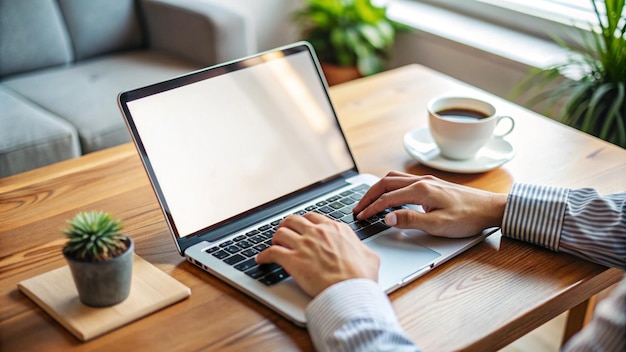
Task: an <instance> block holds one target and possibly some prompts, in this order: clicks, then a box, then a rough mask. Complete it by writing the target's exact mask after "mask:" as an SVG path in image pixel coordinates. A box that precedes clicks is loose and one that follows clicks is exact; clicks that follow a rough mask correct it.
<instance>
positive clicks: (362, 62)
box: [294, 0, 404, 76]
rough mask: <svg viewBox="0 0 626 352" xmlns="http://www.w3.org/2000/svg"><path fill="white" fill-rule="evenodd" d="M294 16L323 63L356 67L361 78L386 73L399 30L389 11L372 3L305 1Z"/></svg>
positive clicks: (356, 1) (362, 0) (348, 0)
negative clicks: (388, 15) (386, 66)
mask: <svg viewBox="0 0 626 352" xmlns="http://www.w3.org/2000/svg"><path fill="white" fill-rule="evenodd" d="M305 3H306V5H305V6H304V7H303V8H302V9H300V10H298V11H296V12H295V13H294V19H295V22H296V24H297V25H298V26H299V27H300V29H301V32H302V33H301V34H302V37H303V39H304V40H306V41H308V42H309V43H311V45H313V48H314V49H315V51H316V53H317V55H318V57H319V59H320V61H323V62H329V63H333V64H335V65H338V66H355V65H356V66H357V67H358V69H359V72H360V73H361V74H362V75H365V76H366V75H371V74H374V73H377V72H380V71H382V70H383V69H384V65H385V63H386V61H387V60H388V59H389V56H390V52H391V49H392V47H393V43H394V38H395V34H396V30H397V29H403V28H404V27H402V26H400V25H399V24H396V23H394V22H392V21H391V20H390V19H389V18H388V17H387V9H386V7H380V6H377V5H375V4H373V3H372V1H371V0H306V1H305Z"/></svg>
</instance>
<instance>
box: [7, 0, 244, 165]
mask: <svg viewBox="0 0 626 352" xmlns="http://www.w3.org/2000/svg"><path fill="white" fill-rule="evenodd" d="M253 38H254V33H253V28H251V24H250V21H248V20H247V19H246V18H245V16H244V15H243V14H241V13H238V12H235V11H234V10H233V9H227V8H224V7H221V6H218V5H216V4H212V3H210V2H208V1H207V0H137V1H134V0H0V177H4V176H8V175H12V174H15V173H19V172H23V171H26V170H29V169H32V168H36V167H40V166H43V165H47V164H51V163H54V162H57V161H60V160H64V159H68V158H72V157H77V156H79V155H82V154H84V153H89V152H92V151H96V150H100V149H104V148H108V147H111V146H114V145H117V144H120V143H124V142H127V141H130V135H129V133H128V131H127V128H126V125H125V123H124V121H123V119H122V116H121V114H120V112H119V109H118V107H117V103H116V98H117V94H118V93H119V92H121V91H123V90H128V89H132V88H136V87H140V86H144V85H147V84H151V83H155V82H158V81H161V80H164V79H168V78H171V77H174V76H177V75H180V74H183V73H186V72H189V71H192V70H195V69H199V68H202V67H205V66H209V65H213V64H216V63H220V62H224V61H228V60H231V59H234V58H236V57H240V56H245V55H248V54H251V53H252V52H254V51H255V49H256V48H255V46H254V40H253Z"/></svg>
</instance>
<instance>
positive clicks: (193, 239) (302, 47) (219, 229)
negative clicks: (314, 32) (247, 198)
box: [118, 42, 359, 255]
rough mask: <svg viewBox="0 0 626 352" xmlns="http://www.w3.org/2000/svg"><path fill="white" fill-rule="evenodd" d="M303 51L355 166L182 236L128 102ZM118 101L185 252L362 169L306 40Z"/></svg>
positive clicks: (154, 86) (339, 183)
mask: <svg viewBox="0 0 626 352" xmlns="http://www.w3.org/2000/svg"><path fill="white" fill-rule="evenodd" d="M302 52H307V53H308V56H309V58H310V59H311V60H312V62H313V64H314V66H315V71H316V73H317V77H318V78H319V79H320V80H321V83H322V86H323V87H324V93H325V98H326V99H327V101H328V104H329V107H330V111H331V113H332V115H333V117H334V120H335V123H336V126H337V128H338V131H339V133H340V135H341V137H342V138H343V141H344V143H345V147H346V150H347V152H348V154H349V155H350V158H351V161H352V168H349V169H347V170H343V171H341V172H339V173H337V174H335V175H332V176H330V177H328V178H326V179H324V180H321V181H318V182H315V183H312V184H310V185H307V186H305V187H303V188H300V189H298V190H296V191H294V192H291V193H289V194H286V195H284V196H282V197H279V198H276V199H274V200H272V201H269V202H267V203H264V204H261V205H259V206H257V207H254V208H251V209H249V210H247V211H244V212H242V213H239V214H237V215H235V216H232V217H230V218H227V219H224V220H222V221H220V222H217V223H215V224H212V225H210V226H207V227H205V228H202V229H200V230H198V231H195V232H193V233H190V234H187V235H185V236H180V235H179V232H178V229H177V227H176V222H175V219H174V218H173V216H172V213H171V211H170V209H169V206H168V204H167V200H166V199H165V197H164V194H163V191H162V189H161V186H160V184H159V180H158V178H157V175H156V174H155V172H154V169H153V167H152V164H151V162H150V158H149V157H148V153H147V150H146V148H145V146H144V145H143V143H142V140H141V136H140V135H139V132H138V129H137V127H136V125H135V123H134V121H133V117H132V114H131V112H130V110H129V108H128V103H130V102H132V101H134V100H137V99H141V98H144V97H148V96H151V95H154V94H158V93H162V92H166V91H168V90H171V89H176V88H179V87H182V86H185V85H188V84H192V83H196V82H199V81H203V80H207V79H211V78H214V77H218V76H221V75H224V74H227V73H229V72H233V71H237V70H240V69H245V68H249V67H251V66H254V65H258V64H262V63H265V62H267V61H271V60H275V59H280V58H283V57H287V56H289V55H294V54H299V53H302ZM277 54H278V55H277ZM118 105H119V108H120V110H121V111H122V115H123V116H124V120H125V122H126V125H127V127H128V129H129V131H130V133H131V137H132V139H133V141H134V144H135V147H136V149H137V151H138V153H139V156H140V158H141V161H142V164H143V166H144V169H145V170H146V173H147V175H148V177H149V179H150V183H151V185H152V188H153V190H154V192H155V194H156V196H157V199H158V201H159V204H160V208H161V210H162V212H163V214H164V216H165V218H166V222H167V225H168V227H169V229H170V233H171V234H172V236H173V237H174V239H175V242H176V245H177V248H178V251H179V253H180V254H181V255H182V254H183V253H184V251H185V249H186V248H187V247H189V246H191V245H193V244H195V243H198V242H200V241H205V240H206V241H209V242H213V241H216V240H219V239H221V238H223V237H225V236H228V235H229V234H231V233H233V232H236V231H238V230H241V229H243V228H246V227H248V226H251V225H253V224H254V223H256V222H258V221H262V220H263V219H264V218H266V217H269V216H271V215H273V214H276V213H277V212H279V211H280V210H281V209H283V208H285V209H288V208H289V207H293V206H296V205H297V204H300V203H302V202H305V201H306V200H308V199H310V198H311V197H313V196H314V195H318V194H319V193H318V188H320V187H322V188H328V189H329V190H330V189H333V188H336V187H340V186H342V185H345V179H347V178H349V177H352V176H355V175H357V174H358V173H359V171H358V167H357V165H356V161H355V159H354V156H353V154H352V150H351V149H350V146H349V144H348V141H347V139H346V136H345V134H344V132H343V129H342V128H341V124H340V122H339V119H338V117H337V113H336V111H335V107H334V106H333V104H332V101H331V99H330V95H329V92H328V84H327V83H326V79H325V77H324V75H323V73H322V70H321V69H320V64H319V62H318V60H317V56H316V55H315V52H314V50H313V48H312V46H311V45H310V44H309V43H307V42H298V43H294V44H292V45H288V46H284V47H281V48H277V49H273V50H270V51H266V52H262V53H259V54H255V55H252V56H249V57H245V58H242V59H238V60H234V61H230V62H226V63H223V64H220V65H216V66H212V67H208V68H205V69H201V70H198V71H193V72H190V73H188V74H185V75H182V76H178V77H175V78H172V79H170V80H166V81H162V82H159V83H155V84H152V85H149V86H146V87H142V88H137V89H134V90H130V91H126V92H122V93H120V94H119V95H118ZM313 189H315V192H312V191H313ZM252 214H254V216H251V215H252Z"/></svg>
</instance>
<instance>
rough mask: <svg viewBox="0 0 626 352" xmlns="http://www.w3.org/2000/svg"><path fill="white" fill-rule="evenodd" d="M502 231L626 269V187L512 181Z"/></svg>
mask: <svg viewBox="0 0 626 352" xmlns="http://www.w3.org/2000/svg"><path fill="white" fill-rule="evenodd" d="M502 234H503V235H505V236H508V237H511V238H515V239H518V240H522V241H526V242H529V243H533V244H536V245H540V246H543V247H546V248H548V249H551V250H553V251H558V252H564V253H569V254H573V255H576V256H578V257H580V258H583V259H586V260H589V261H592V262H595V263H598V264H601V265H606V266H611V267H616V268H620V269H626V192H622V193H617V194H612V195H608V196H600V195H599V194H598V193H597V192H596V191H595V190H592V189H589V188H583V189H577V190H570V189H567V188H559V187H546V186H537V185H526V184H514V185H513V187H512V189H511V192H510V193H509V198H508V201H507V206H506V209H505V212H504V218H503V221H502Z"/></svg>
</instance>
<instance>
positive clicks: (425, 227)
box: [354, 171, 507, 237]
mask: <svg viewBox="0 0 626 352" xmlns="http://www.w3.org/2000/svg"><path fill="white" fill-rule="evenodd" d="M506 201H507V195H506V194H498V193H492V192H487V191H483V190H479V189H475V188H471V187H467V186H462V185H458V184H455V183H451V182H447V181H443V180H441V179H438V178H436V177H434V176H415V175H411V174H406V173H401V172H396V171H392V172H390V173H388V174H387V176H385V177H384V178H383V179H381V180H380V181H378V182H377V183H376V184H374V185H373V186H372V187H371V188H370V189H369V190H368V191H367V193H366V194H365V195H364V196H363V198H362V199H361V201H360V202H359V203H358V204H357V205H356V207H355V208H354V213H355V214H357V218H358V219H366V218H369V217H370V216H373V215H374V214H376V213H378V212H381V211H383V210H384V209H386V208H389V207H394V206H400V205H404V204H416V205H421V206H422V208H423V209H424V213H421V212H418V211H415V210H411V209H401V210H396V211H394V212H391V213H389V214H387V215H386V216H385V223H387V225H389V226H395V227H398V228H403V229H419V230H422V231H425V232H427V233H429V234H431V235H435V236H442V237H468V236H473V235H475V234H477V233H479V232H480V231H482V230H484V229H486V228H488V227H493V226H500V225H501V224H502V217H503V216H504V208H505V206H506Z"/></svg>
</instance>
